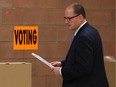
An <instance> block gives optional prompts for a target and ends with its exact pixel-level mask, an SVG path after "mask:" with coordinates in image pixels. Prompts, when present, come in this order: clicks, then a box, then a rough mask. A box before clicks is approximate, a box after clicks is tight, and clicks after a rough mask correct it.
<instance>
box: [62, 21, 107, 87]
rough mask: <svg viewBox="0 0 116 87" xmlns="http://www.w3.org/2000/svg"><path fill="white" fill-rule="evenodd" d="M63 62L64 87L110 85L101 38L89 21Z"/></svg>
mask: <svg viewBox="0 0 116 87" xmlns="http://www.w3.org/2000/svg"><path fill="white" fill-rule="evenodd" d="M61 63H62V69H61V72H62V77H63V86H62V87H109V85H108V82H107V78H106V74H105V68H104V59H103V50H102V42H101V38H100V36H99V33H98V32H97V30H96V29H94V28H93V27H92V26H90V25H89V24H88V23H86V24H85V25H84V26H83V27H82V28H81V29H80V30H79V32H78V33H77V35H76V36H75V38H74V40H73V42H72V44H71V47H70V49H69V52H68V54H67V56H66V59H65V60H64V61H62V62H61Z"/></svg>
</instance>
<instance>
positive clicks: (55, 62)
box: [51, 61, 62, 67]
mask: <svg viewBox="0 0 116 87" xmlns="http://www.w3.org/2000/svg"><path fill="white" fill-rule="evenodd" d="M51 64H52V65H53V66H54V67H61V66H62V65H61V62H60V61H54V62H51Z"/></svg>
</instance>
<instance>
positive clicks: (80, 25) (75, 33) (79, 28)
mask: <svg viewBox="0 0 116 87" xmlns="http://www.w3.org/2000/svg"><path fill="white" fill-rule="evenodd" d="M86 23H87V21H85V22H84V23H82V24H81V25H80V26H79V27H78V28H77V30H76V31H75V33H74V36H76V34H77V33H78V31H79V30H80V28H81V27H82V26H83V25H84V24H86Z"/></svg>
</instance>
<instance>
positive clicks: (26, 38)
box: [14, 26, 38, 50]
mask: <svg viewBox="0 0 116 87" xmlns="http://www.w3.org/2000/svg"><path fill="white" fill-rule="evenodd" d="M37 49H38V26H14V50H37Z"/></svg>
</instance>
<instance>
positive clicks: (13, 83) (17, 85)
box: [0, 62, 31, 87]
mask: <svg viewBox="0 0 116 87" xmlns="http://www.w3.org/2000/svg"><path fill="white" fill-rule="evenodd" d="M0 87H31V64H30V63H26V62H0Z"/></svg>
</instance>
